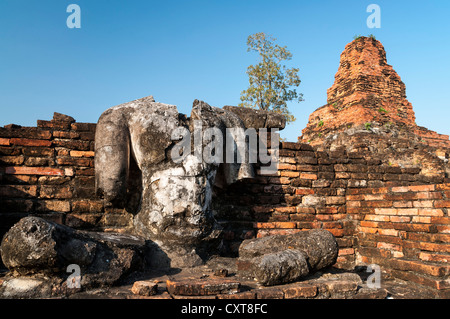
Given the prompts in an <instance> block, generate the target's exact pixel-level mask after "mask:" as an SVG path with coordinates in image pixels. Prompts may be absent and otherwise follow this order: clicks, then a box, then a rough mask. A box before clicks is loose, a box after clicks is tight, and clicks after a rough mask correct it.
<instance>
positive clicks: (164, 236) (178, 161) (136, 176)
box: [95, 96, 285, 267]
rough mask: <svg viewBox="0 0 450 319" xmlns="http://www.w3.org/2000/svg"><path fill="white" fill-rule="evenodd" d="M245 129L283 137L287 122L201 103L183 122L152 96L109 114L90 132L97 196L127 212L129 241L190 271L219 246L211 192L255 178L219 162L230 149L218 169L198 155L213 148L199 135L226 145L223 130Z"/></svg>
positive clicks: (243, 165) (241, 167)
mask: <svg viewBox="0 0 450 319" xmlns="http://www.w3.org/2000/svg"><path fill="white" fill-rule="evenodd" d="M245 123H247V125H248V127H252V128H268V127H279V128H280V129H282V128H284V124H285V121H284V119H283V117H282V116H280V115H279V114H272V113H270V112H266V111H255V110H250V109H244V108H233V107H231V108H230V109H227V108H225V107H224V108H223V109H220V108H217V107H212V106H210V105H208V104H207V103H205V102H203V101H199V100H195V101H194V103H193V106H192V111H191V115H190V117H187V116H185V115H184V114H179V113H178V111H177V108H176V106H175V105H169V104H164V103H159V102H155V100H154V98H153V97H152V96H149V97H145V98H142V99H138V100H135V101H131V102H128V103H124V104H121V105H118V106H114V107H111V108H109V109H107V110H106V111H105V112H103V114H102V115H101V116H100V118H99V120H98V123H97V127H96V133H95V185H96V192H97V194H98V195H99V196H100V197H102V198H103V199H104V200H106V201H107V202H109V203H111V204H112V205H113V206H114V207H129V208H131V209H130V211H133V215H134V220H133V231H134V233H135V234H137V235H139V236H142V237H143V238H145V239H148V240H151V241H152V242H154V243H156V244H157V245H158V246H159V249H160V250H161V251H162V254H166V255H167V258H166V260H168V261H170V266H171V267H192V266H196V265H198V263H199V261H200V262H202V260H201V258H200V256H201V255H202V251H203V252H206V253H203V255H204V254H209V253H210V252H211V250H212V249H217V247H218V246H219V245H220V240H218V239H219V236H220V234H221V227H220V225H219V224H218V223H217V222H216V220H215V218H214V216H213V212H212V208H211V201H212V194H213V188H214V187H218V188H224V187H226V186H228V185H230V184H232V183H235V182H236V181H238V180H242V179H246V178H253V177H254V171H253V166H252V164H251V163H249V160H244V161H242V162H238V161H236V162H231V163H228V162H226V161H225V160H224V158H227V156H226V154H225V153H226V152H230V148H229V147H224V150H223V153H224V154H222V155H223V156H222V158H221V159H219V161H218V162H217V161H216V162H214V161H211V162H210V161H209V160H208V161H206V160H205V156H204V155H205V153H203V151H205V149H208V147H209V148H211V145H210V141H209V140H208V138H205V137H204V135H205V134H204V133H206V132H207V131H206V130H209V132H211V130H215V133H214V134H222V137H226V136H227V134H226V129H227V128H232V129H240V130H242V132H244V130H245V129H246V125H245ZM214 136H215V135H214ZM218 136H219V135H218ZM215 138H217V137H215ZM224 142H225V141H224ZM185 144H186V145H185ZM225 144H226V143H225ZM244 144H245V147H247V149H248V142H247V141H245V142H244ZM191 146H193V147H191ZM232 146H233V150H234V144H233V145H232ZM216 152H218V151H217V150H214V153H216ZM199 155H200V156H199ZM130 198H132V199H133V200H130ZM206 246H207V247H206ZM214 247H215V248H214ZM183 251H185V252H188V253H180V252H183Z"/></svg>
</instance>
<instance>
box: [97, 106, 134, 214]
mask: <svg viewBox="0 0 450 319" xmlns="http://www.w3.org/2000/svg"><path fill="white" fill-rule="evenodd" d="M95 167H99V168H101V169H99V170H96V174H95V188H96V193H97V195H98V196H100V197H101V198H103V199H105V200H106V201H108V202H111V203H113V204H118V205H119V206H121V205H120V204H121V203H123V201H124V200H125V195H126V190H127V181H128V174H129V167H130V133H129V129H128V125H127V121H126V119H125V116H124V115H123V114H122V113H121V112H118V111H117V110H108V111H106V112H104V113H103V114H102V115H101V116H100V118H99V120H98V123H97V128H96V132H95Z"/></svg>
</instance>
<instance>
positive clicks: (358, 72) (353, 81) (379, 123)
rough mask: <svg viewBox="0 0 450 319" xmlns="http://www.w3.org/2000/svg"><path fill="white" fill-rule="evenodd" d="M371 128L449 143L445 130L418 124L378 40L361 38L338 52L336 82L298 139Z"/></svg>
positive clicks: (442, 144)
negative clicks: (433, 129)
mask: <svg viewBox="0 0 450 319" xmlns="http://www.w3.org/2000/svg"><path fill="white" fill-rule="evenodd" d="M373 127H388V128H390V129H392V128H395V129H400V130H401V131H403V132H404V131H407V132H411V133H412V134H413V135H414V136H415V137H416V138H413V139H416V140H417V141H420V142H424V143H426V144H428V145H431V146H435V147H445V148H449V147H450V142H449V140H448V139H449V137H448V136H447V135H440V134H437V133H436V132H432V131H430V130H428V129H426V128H423V127H419V126H417V124H416V118H415V114H414V111H413V107H412V105H411V103H410V102H409V101H408V100H407V99H406V90H405V84H404V83H403V82H402V80H401V78H400V76H399V75H398V74H397V73H396V72H395V70H394V69H393V67H392V66H391V65H389V64H388V63H387V59H386V51H385V50H384V47H383V45H382V44H381V42H380V41H378V40H375V39H374V38H371V37H360V38H358V39H356V40H354V41H352V42H351V43H349V44H347V46H346V47H345V50H344V51H343V52H342V54H341V59H340V64H339V69H338V71H337V73H336V75H335V82H334V84H333V85H332V86H331V87H330V88H329V89H328V90H327V104H326V105H324V106H322V107H320V108H318V109H317V110H316V111H314V112H313V113H312V114H311V115H310V117H309V122H308V124H307V126H306V128H305V129H304V130H303V131H302V134H303V135H302V136H301V137H300V138H299V139H300V141H302V142H309V143H310V144H312V145H320V144H322V143H323V141H324V140H325V139H326V137H327V136H329V135H330V134H334V133H336V132H342V131H346V130H348V129H351V128H353V129H369V128H373ZM405 137H406V136H405ZM407 138H408V139H409V138H411V137H410V136H408V137H407Z"/></svg>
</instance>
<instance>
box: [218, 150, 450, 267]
mask: <svg viewBox="0 0 450 319" xmlns="http://www.w3.org/2000/svg"><path fill="white" fill-rule="evenodd" d="M279 155H280V158H279V164H278V172H277V173H276V174H273V175H272V176H263V175H259V176H258V177H257V178H256V179H253V180H249V181H247V182H243V183H237V184H235V185H233V186H232V187H230V188H229V189H228V190H227V192H225V193H223V194H220V196H218V197H217V200H216V202H215V209H216V211H217V216H216V217H217V218H218V219H219V220H221V221H222V222H223V226H224V227H225V230H226V232H225V237H226V239H227V240H228V244H229V250H230V251H231V252H233V251H237V247H238V246H239V243H240V241H241V240H243V239H247V238H252V237H255V236H256V237H263V236H267V235H272V234H287V233H292V232H297V231H301V230H306V229H312V228H323V229H326V230H329V231H330V232H331V233H333V235H334V236H335V237H336V238H337V240H338V243H339V247H340V250H339V258H338V263H337V265H338V266H339V267H343V268H352V267H353V266H354V265H355V263H356V261H357V260H356V256H357V254H356V250H357V249H358V233H359V228H358V227H359V223H360V218H359V212H358V210H357V209H354V208H352V209H349V206H348V205H347V197H346V196H347V195H348V193H349V192H352V191H355V190H359V189H367V188H380V187H395V186H402V185H403V186H408V185H424V184H435V183H442V182H444V181H448V179H446V178H445V177H444V176H442V177H438V178H436V177H434V178H430V177H428V176H425V175H422V174H421V169H420V168H414V167H411V168H401V167H398V166H397V167H395V166H391V165H387V164H384V163H383V161H382V159H380V158H375V157H374V154H373V153H372V152H370V151H368V150H367V149H358V148H354V149H353V151H352V152H346V151H345V149H344V148H342V149H338V150H335V151H329V152H323V151H317V150H316V149H315V148H313V147H312V146H310V145H308V144H301V143H291V142H283V143H281V145H280V153H279Z"/></svg>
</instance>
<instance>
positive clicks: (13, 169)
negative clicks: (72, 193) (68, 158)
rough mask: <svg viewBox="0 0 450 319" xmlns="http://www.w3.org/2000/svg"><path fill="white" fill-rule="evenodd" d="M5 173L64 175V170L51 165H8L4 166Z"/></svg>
mask: <svg viewBox="0 0 450 319" xmlns="http://www.w3.org/2000/svg"><path fill="white" fill-rule="evenodd" d="M5 174H12V175H55V176H64V170H63V169H59V168H52V167H23V166H8V167H5Z"/></svg>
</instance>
